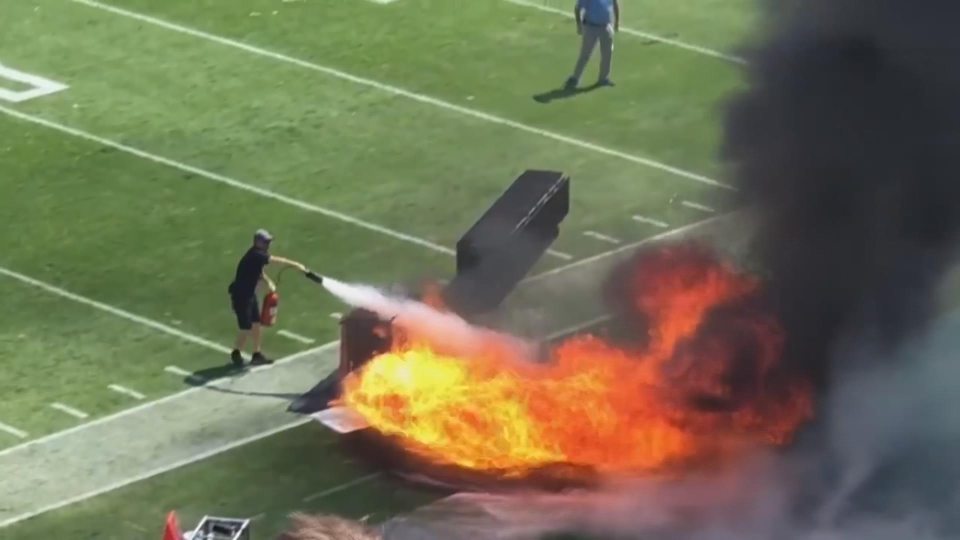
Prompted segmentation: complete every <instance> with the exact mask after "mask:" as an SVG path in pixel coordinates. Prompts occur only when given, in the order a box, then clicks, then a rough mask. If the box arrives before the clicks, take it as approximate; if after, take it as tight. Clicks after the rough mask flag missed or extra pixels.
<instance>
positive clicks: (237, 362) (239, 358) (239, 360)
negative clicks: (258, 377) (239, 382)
mask: <svg viewBox="0 0 960 540" xmlns="http://www.w3.org/2000/svg"><path fill="white" fill-rule="evenodd" d="M230 362H231V363H232V364H233V367H236V368H242V367H243V355H242V354H240V351H238V350H236V349H234V351H233V352H232V353H230Z"/></svg>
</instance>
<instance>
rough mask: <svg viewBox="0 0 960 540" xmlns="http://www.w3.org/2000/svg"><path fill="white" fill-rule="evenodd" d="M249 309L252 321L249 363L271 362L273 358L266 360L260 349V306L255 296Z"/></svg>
mask: <svg viewBox="0 0 960 540" xmlns="http://www.w3.org/2000/svg"><path fill="white" fill-rule="evenodd" d="M250 309H251V311H250V318H251V320H252V321H253V328H252V329H251V330H250V339H251V341H253V356H251V357H250V364H252V365H254V366H265V365H267V364H272V363H273V360H268V359H267V357H266V356H264V355H263V352H261V351H260V341H261V337H262V335H263V334H262V333H261V328H260V306H259V304H257V299H256V298H254V299H253V302H252V303H251V306H250Z"/></svg>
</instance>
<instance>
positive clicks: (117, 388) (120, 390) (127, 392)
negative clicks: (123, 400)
mask: <svg viewBox="0 0 960 540" xmlns="http://www.w3.org/2000/svg"><path fill="white" fill-rule="evenodd" d="M107 388H109V389H110V390H113V391H114V392H116V393H118V394H123V395H126V396H130V397H132V398H133V399H136V400H142V399H144V398H146V397H147V396H145V395H143V394H141V393H140V392H137V391H136V390H132V389H130V388H127V387H126V386H120V385H119V384H111V385H109V386H107Z"/></svg>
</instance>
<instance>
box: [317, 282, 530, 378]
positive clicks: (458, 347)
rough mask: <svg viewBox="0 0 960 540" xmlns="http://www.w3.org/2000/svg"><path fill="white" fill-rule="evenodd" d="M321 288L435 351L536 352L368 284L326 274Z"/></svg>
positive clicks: (522, 356) (522, 354) (520, 356)
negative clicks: (424, 343) (397, 328)
mask: <svg viewBox="0 0 960 540" xmlns="http://www.w3.org/2000/svg"><path fill="white" fill-rule="evenodd" d="M323 287H324V288H325V289H327V291H329V292H330V294H332V295H334V296H336V297H337V298H339V299H340V300H342V301H344V302H345V303H347V304H349V305H351V306H354V307H359V308H363V309H367V310H370V311H373V312H374V313H376V314H378V315H380V317H381V318H383V319H386V320H392V321H393V324H394V325H396V326H398V327H401V328H403V329H404V330H406V331H408V332H409V333H410V334H411V335H413V336H416V337H417V338H418V339H421V340H423V341H424V342H426V343H428V344H429V345H430V346H431V348H433V349H434V350H437V351H438V352H444V353H447V354H451V355H457V356H469V355H476V354H497V355H502V354H507V355H509V356H511V357H516V358H518V359H529V358H533V357H534V356H535V355H536V346H535V345H533V344H531V343H528V342H526V341H524V340H522V339H519V338H517V337H514V336H511V335H508V334H504V333H500V332H494V331H492V330H488V329H486V328H479V327H476V326H473V325H471V324H470V323H468V322H467V321H465V320H463V319H462V318H461V317H460V316H458V315H456V314H455V313H449V312H444V311H439V310H437V309H434V308H432V307H430V306H428V305H427V304H424V303H423V302H418V301H417V300H413V299H410V298H402V297H396V296H391V295H389V294H387V293H384V292H383V291H381V290H380V289H377V288H376V287H373V286H371V285H363V284H356V283H344V282H342V281H337V280H335V279H331V278H328V277H324V278H323Z"/></svg>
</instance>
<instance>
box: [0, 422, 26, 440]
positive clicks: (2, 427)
mask: <svg viewBox="0 0 960 540" xmlns="http://www.w3.org/2000/svg"><path fill="white" fill-rule="evenodd" d="M0 431H3V432H5V433H9V434H10V435H13V436H14V437H16V438H18V439H26V438H27V436H28V435H29V433H27V432H26V431H23V430H20V429H17V428H15V427H13V426H11V425H10V424H4V423H3V422H0Z"/></svg>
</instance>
